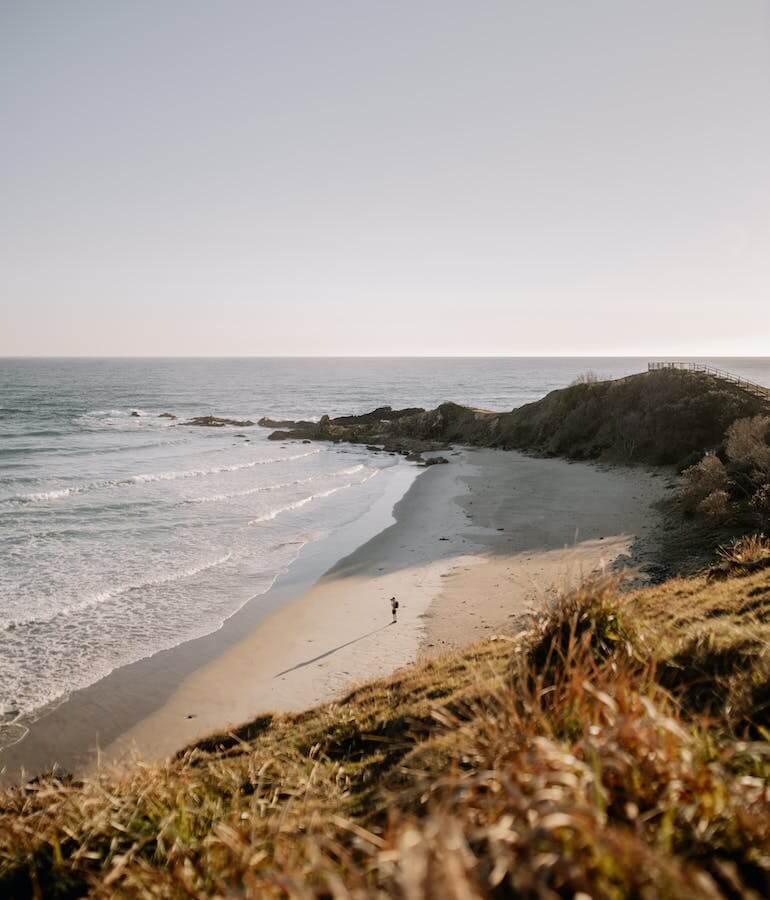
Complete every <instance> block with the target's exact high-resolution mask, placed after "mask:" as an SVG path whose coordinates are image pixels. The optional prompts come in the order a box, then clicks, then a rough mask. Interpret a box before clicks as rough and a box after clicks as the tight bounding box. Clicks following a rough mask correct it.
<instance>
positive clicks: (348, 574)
mask: <svg viewBox="0 0 770 900" xmlns="http://www.w3.org/2000/svg"><path fill="white" fill-rule="evenodd" d="M454 453H455V454H456V455H452V456H450V459H451V461H452V464H451V465H449V466H432V467H430V468H428V469H425V470H417V471H415V470H414V469H411V468H404V469H403V470H401V471H402V474H401V475H400V476H399V478H397V479H394V480H395V481H398V482H399V484H398V485H397V486H392V487H398V489H399V490H400V494H399V490H394V491H393V492H392V493H391V491H390V490H389V491H388V492H386V494H385V495H384V496H383V498H381V500H380V501H378V503H377V504H375V506H374V507H373V508H372V509H371V510H370V511H369V512H367V513H366V514H365V516H364V517H362V518H361V519H359V520H356V521H355V522H353V523H350V525H348V526H345V527H344V528H343V529H340V531H339V532H337V533H335V534H334V535H331V536H330V537H329V538H327V539H324V540H322V541H319V542H317V543H315V544H310V545H307V547H306V548H303V551H304V550H307V552H306V553H304V552H303V554H300V556H301V559H298V560H297V562H295V564H294V565H292V566H291V567H290V569H289V571H288V572H287V573H285V575H284V576H282V577H281V578H279V580H278V582H276V584H275V585H274V587H273V589H271V591H268V592H267V594H265V595H262V596H261V597H259V598H255V599H256V600H260V601H263V602H262V603H259V604H256V603H254V601H250V602H249V603H248V604H247V605H246V606H245V607H243V608H242V609H241V610H240V611H239V612H238V613H236V614H235V615H234V616H233V617H231V619H229V620H227V622H225V624H224V626H223V627H222V629H220V630H219V631H218V632H215V633H214V634H213V635H207V636H205V637H203V638H199V639H197V640H195V641H190V642H188V643H186V644H182V645H180V646H179V647H176V648H173V650H170V651H164V652H163V653H161V654H157V655H155V656H153V657H150V658H148V659H146V660H140V661H139V662H138V663H134V664H132V665H131V666H127V667H123V668H121V669H118V670H116V671H115V672H113V673H112V674H111V675H110V676H107V677H106V678H105V679H102V681H100V682H97V684H96V685H92V686H91V687H90V688H86V689H84V691H79V692H76V693H75V694H73V695H72V696H71V697H70V699H69V700H67V701H65V702H63V703H62V704H61V705H60V706H59V707H58V708H57V709H56V710H54V711H53V712H51V713H50V714H49V715H48V716H44V717H43V718H41V719H39V720H38V722H36V723H33V726H32V728H31V730H30V733H29V735H28V736H27V737H26V738H25V739H24V740H22V741H21V742H20V743H19V744H17V745H15V746H14V747H12V748H9V751H10V752H9V751H4V752H3V753H2V754H0V764H2V765H4V766H5V767H6V777H7V778H9V777H12V775H13V773H14V772H18V769H19V768H20V766H22V765H23V766H24V767H25V769H26V770H27V771H28V772H29V773H31V774H36V772H37V771H40V770H42V769H45V768H50V765H51V764H52V762H53V758H54V756H57V757H58V759H59V760H60V762H61V764H62V767H63V768H65V769H67V770H70V771H75V772H80V771H83V770H84V769H89V768H93V767H94V765H96V764H98V763H99V762H100V761H101V763H103V764H113V763H118V764H119V763H120V762H122V761H125V760H126V759H127V758H130V757H131V756H133V755H139V756H141V757H142V758H144V759H147V760H154V759H160V758H162V757H164V756H167V755H169V754H172V753H175V752H177V751H178V750H179V749H180V748H181V747H183V746H185V745H187V744H191V743H194V742H195V741H196V740H200V739H202V738H203V737H205V736H206V735H208V734H211V733H212V732H222V731H226V730H227V729H228V728H229V727H233V726H236V725H240V724H242V723H243V722H246V721H248V720H249V719H253V718H254V717H255V716H257V715H258V714H260V713H265V712H270V711H273V712H280V711H288V710H298V709H304V708H306V707H309V706H312V705H314V704H316V703H319V702H322V701H325V700H332V699H334V698H335V697H339V696H340V695H341V693H342V692H343V691H346V690H348V689H350V688H351V687H353V686H354V685H355V684H356V683H360V682H362V681H365V680H368V679H371V678H374V677H377V676H380V675H386V674H389V673H390V672H392V671H393V670H394V669H397V668H400V667H401V666H403V665H406V664H407V663H409V662H411V661H413V660H414V659H416V658H418V657H419V656H421V655H425V654H427V653H438V652H441V651H442V650H444V649H449V648H450V647H452V646H456V645H458V644H466V643H468V642H470V641H472V640H474V639H478V638H482V637H484V636H489V635H491V634H493V633H495V632H496V631H502V630H512V629H513V628H515V627H516V626H517V624H519V623H520V622H521V621H522V618H523V617H526V616H527V615H528V614H529V613H530V612H531V611H533V609H535V608H537V606H538V605H542V603H543V602H545V600H546V599H547V596H548V594H549V593H552V592H553V591H555V590H558V589H559V588H563V587H566V586H568V585H569V584H570V583H574V581H575V580H579V579H580V577H581V575H585V574H588V572H589V571H590V570H592V569H594V568H595V567H596V566H597V565H599V564H600V563H601V562H602V561H604V562H605V563H606V564H607V565H611V564H612V563H613V562H617V560H618V558H619V557H621V556H624V555H626V556H627V555H629V554H630V553H631V551H632V545H634V547H635V550H636V558H634V559H628V560H626V562H628V563H630V564H632V565H635V566H637V567H639V566H643V565H644V562H645V560H644V558H643V556H644V554H647V556H648V558H649V560H650V561H652V560H653V559H654V557H655V548H654V547H653V544H654V541H655V533H654V532H655V529H654V524H655V522H656V521H657V517H658V514H657V513H656V512H654V510H652V509H651V503H652V502H654V501H655V500H656V499H658V498H659V496H661V495H662V494H663V487H664V484H663V482H664V480H665V479H664V478H661V477H660V476H656V475H654V474H652V473H651V472H650V471H649V470H646V469H625V468H623V469H616V468H609V467H604V466H599V465H596V464H588V463H568V462H565V461H564V460H556V459H540V458H534V457H527V456H524V455H522V454H519V453H516V452H515V451H501V450H481V449H470V448H469V449H462V450H456V451H454ZM401 478H403V482H401ZM396 494H398V496H397V497H396V496H395V495H396ZM388 504H390V505H389V507H388ZM385 507H388V508H385ZM364 519H365V520H366V521H363V520H364ZM343 532H347V534H343ZM351 551H352V552H351ZM640 554H641V555H640ZM393 595H396V596H397V597H398V598H399V602H400V604H401V608H400V609H399V621H398V623H397V624H396V625H395V626H391V625H390V624H389V623H390V610H389V607H388V603H387V601H388V598H389V597H390V596H393ZM266 598H269V599H266ZM257 607H258V608H257ZM471 607H472V608H471ZM88 735H90V741H89V738H88V737H87V736H88ZM30 738H32V740H31V741H30ZM95 738H96V739H97V740H98V743H99V745H100V746H101V747H102V748H103V749H102V751H101V753H100V754H99V756H95V755H94V753H93V752H89V748H88V747H87V746H86V745H87V744H88V743H89V742H90V745H91V746H93V744H94V743H95ZM13 751H15V752H13Z"/></svg>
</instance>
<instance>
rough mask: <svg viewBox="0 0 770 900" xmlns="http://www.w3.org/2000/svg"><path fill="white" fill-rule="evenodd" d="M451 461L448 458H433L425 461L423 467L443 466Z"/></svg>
mask: <svg viewBox="0 0 770 900" xmlns="http://www.w3.org/2000/svg"><path fill="white" fill-rule="evenodd" d="M448 462H449V460H448V459H447V458H446V456H431V457H430V458H429V459H423V460H422V462H421V465H423V466H443V465H445V464H446V463H448Z"/></svg>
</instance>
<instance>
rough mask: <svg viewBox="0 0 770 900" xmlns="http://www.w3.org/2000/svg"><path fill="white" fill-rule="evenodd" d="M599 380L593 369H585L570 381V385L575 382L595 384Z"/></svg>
mask: <svg viewBox="0 0 770 900" xmlns="http://www.w3.org/2000/svg"><path fill="white" fill-rule="evenodd" d="M599 380H600V379H599V376H598V375H597V374H596V372H594V370H593V369H586V370H585V372H581V373H580V374H579V375H576V376H575V377H574V378H573V379H572V381H570V387H573V386H574V385H576V384H597V383H598V382H599Z"/></svg>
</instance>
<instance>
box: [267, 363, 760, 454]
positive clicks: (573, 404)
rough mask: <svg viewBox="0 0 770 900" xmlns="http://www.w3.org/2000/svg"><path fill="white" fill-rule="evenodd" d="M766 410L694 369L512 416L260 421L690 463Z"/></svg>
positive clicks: (290, 432) (455, 408)
mask: <svg viewBox="0 0 770 900" xmlns="http://www.w3.org/2000/svg"><path fill="white" fill-rule="evenodd" d="M767 411H768V403H767V402H766V401H764V400H762V399H760V398H758V397H756V396H754V395H752V394H750V393H747V392H746V391H744V390H743V389H742V388H740V387H738V386H736V385H733V384H730V383H728V382H725V381H722V380H720V379H717V378H714V377H713V376H710V375H705V374H701V373H696V372H688V371H680V370H671V369H669V370H658V371H653V372H645V373H642V374H640V375H632V376H630V377H628V378H622V379H619V380H616V381H597V382H589V383H580V384H574V385H571V386H570V387H567V388H563V389H560V390H556V391H552V392H551V393H550V394H548V395H547V396H546V397H544V398H543V399H542V400H538V401H536V402H535V403H529V404H527V405H526V406H522V407H520V408H518V409H514V410H513V411H511V412H507V413H497V412H489V411H486V410H477V409H470V408H468V407H463V406H459V405H458V404H455V403H444V404H442V405H441V406H439V407H437V408H436V409H434V410H423V409H406V410H393V409H391V408H390V407H382V408H380V409H378V410H374V411H373V412H370V413H366V414H364V415H362V416H343V417H340V418H335V419H330V418H329V417H328V416H324V417H323V418H322V419H321V421H320V422H318V423H313V422H298V423H292V422H280V423H278V422H272V421H271V420H269V419H263V420H261V421H260V423H259V424H260V425H263V426H264V427H276V428H280V430H279V431H276V432H275V433H274V434H272V435H271V437H272V438H274V439H276V440H283V439H286V438H302V439H305V440H334V441H352V442H354V443H364V444H369V445H377V446H381V447H384V449H385V450H390V451H396V452H415V451H418V452H419V451H420V450H425V449H435V448H439V447H441V446H444V445H446V444H448V443H453V442H454V443H462V444H469V445H478V446H485V447H500V448H504V449H518V450H526V451H528V452H533V453H542V454H546V455H558V456H565V457H568V458H570V459H607V460H617V461H623V462H645V463H652V464H678V465H683V464H685V463H686V462H687V461H688V460H689V459H690V457H693V456H696V457H697V456H699V455H701V454H702V453H703V451H704V450H706V449H709V448H716V447H718V446H719V445H720V443H721V442H722V440H723V437H724V433H725V430H726V429H727V427H728V426H729V425H730V424H731V423H732V422H734V421H735V420H736V419H740V418H746V417H750V416H755V415H758V414H760V413H764V412H767Z"/></svg>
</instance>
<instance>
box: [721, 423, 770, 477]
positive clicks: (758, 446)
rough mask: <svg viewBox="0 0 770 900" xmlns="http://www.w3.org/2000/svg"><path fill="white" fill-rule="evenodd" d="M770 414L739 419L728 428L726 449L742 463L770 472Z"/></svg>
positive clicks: (730, 455) (729, 455)
mask: <svg viewBox="0 0 770 900" xmlns="http://www.w3.org/2000/svg"><path fill="white" fill-rule="evenodd" d="M769 435H770V416H764V415H759V416H753V417H752V418H746V419H738V420H737V421H735V422H733V423H732V425H730V427H729V428H728V429H727V433H726V435H725V451H726V453H727V456H728V457H729V459H731V460H732V461H733V462H735V463H738V464H740V465H744V466H747V467H750V468H752V469H756V470H758V471H759V472H761V473H766V474H767V473H770V443H769V442H768V436H769Z"/></svg>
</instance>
